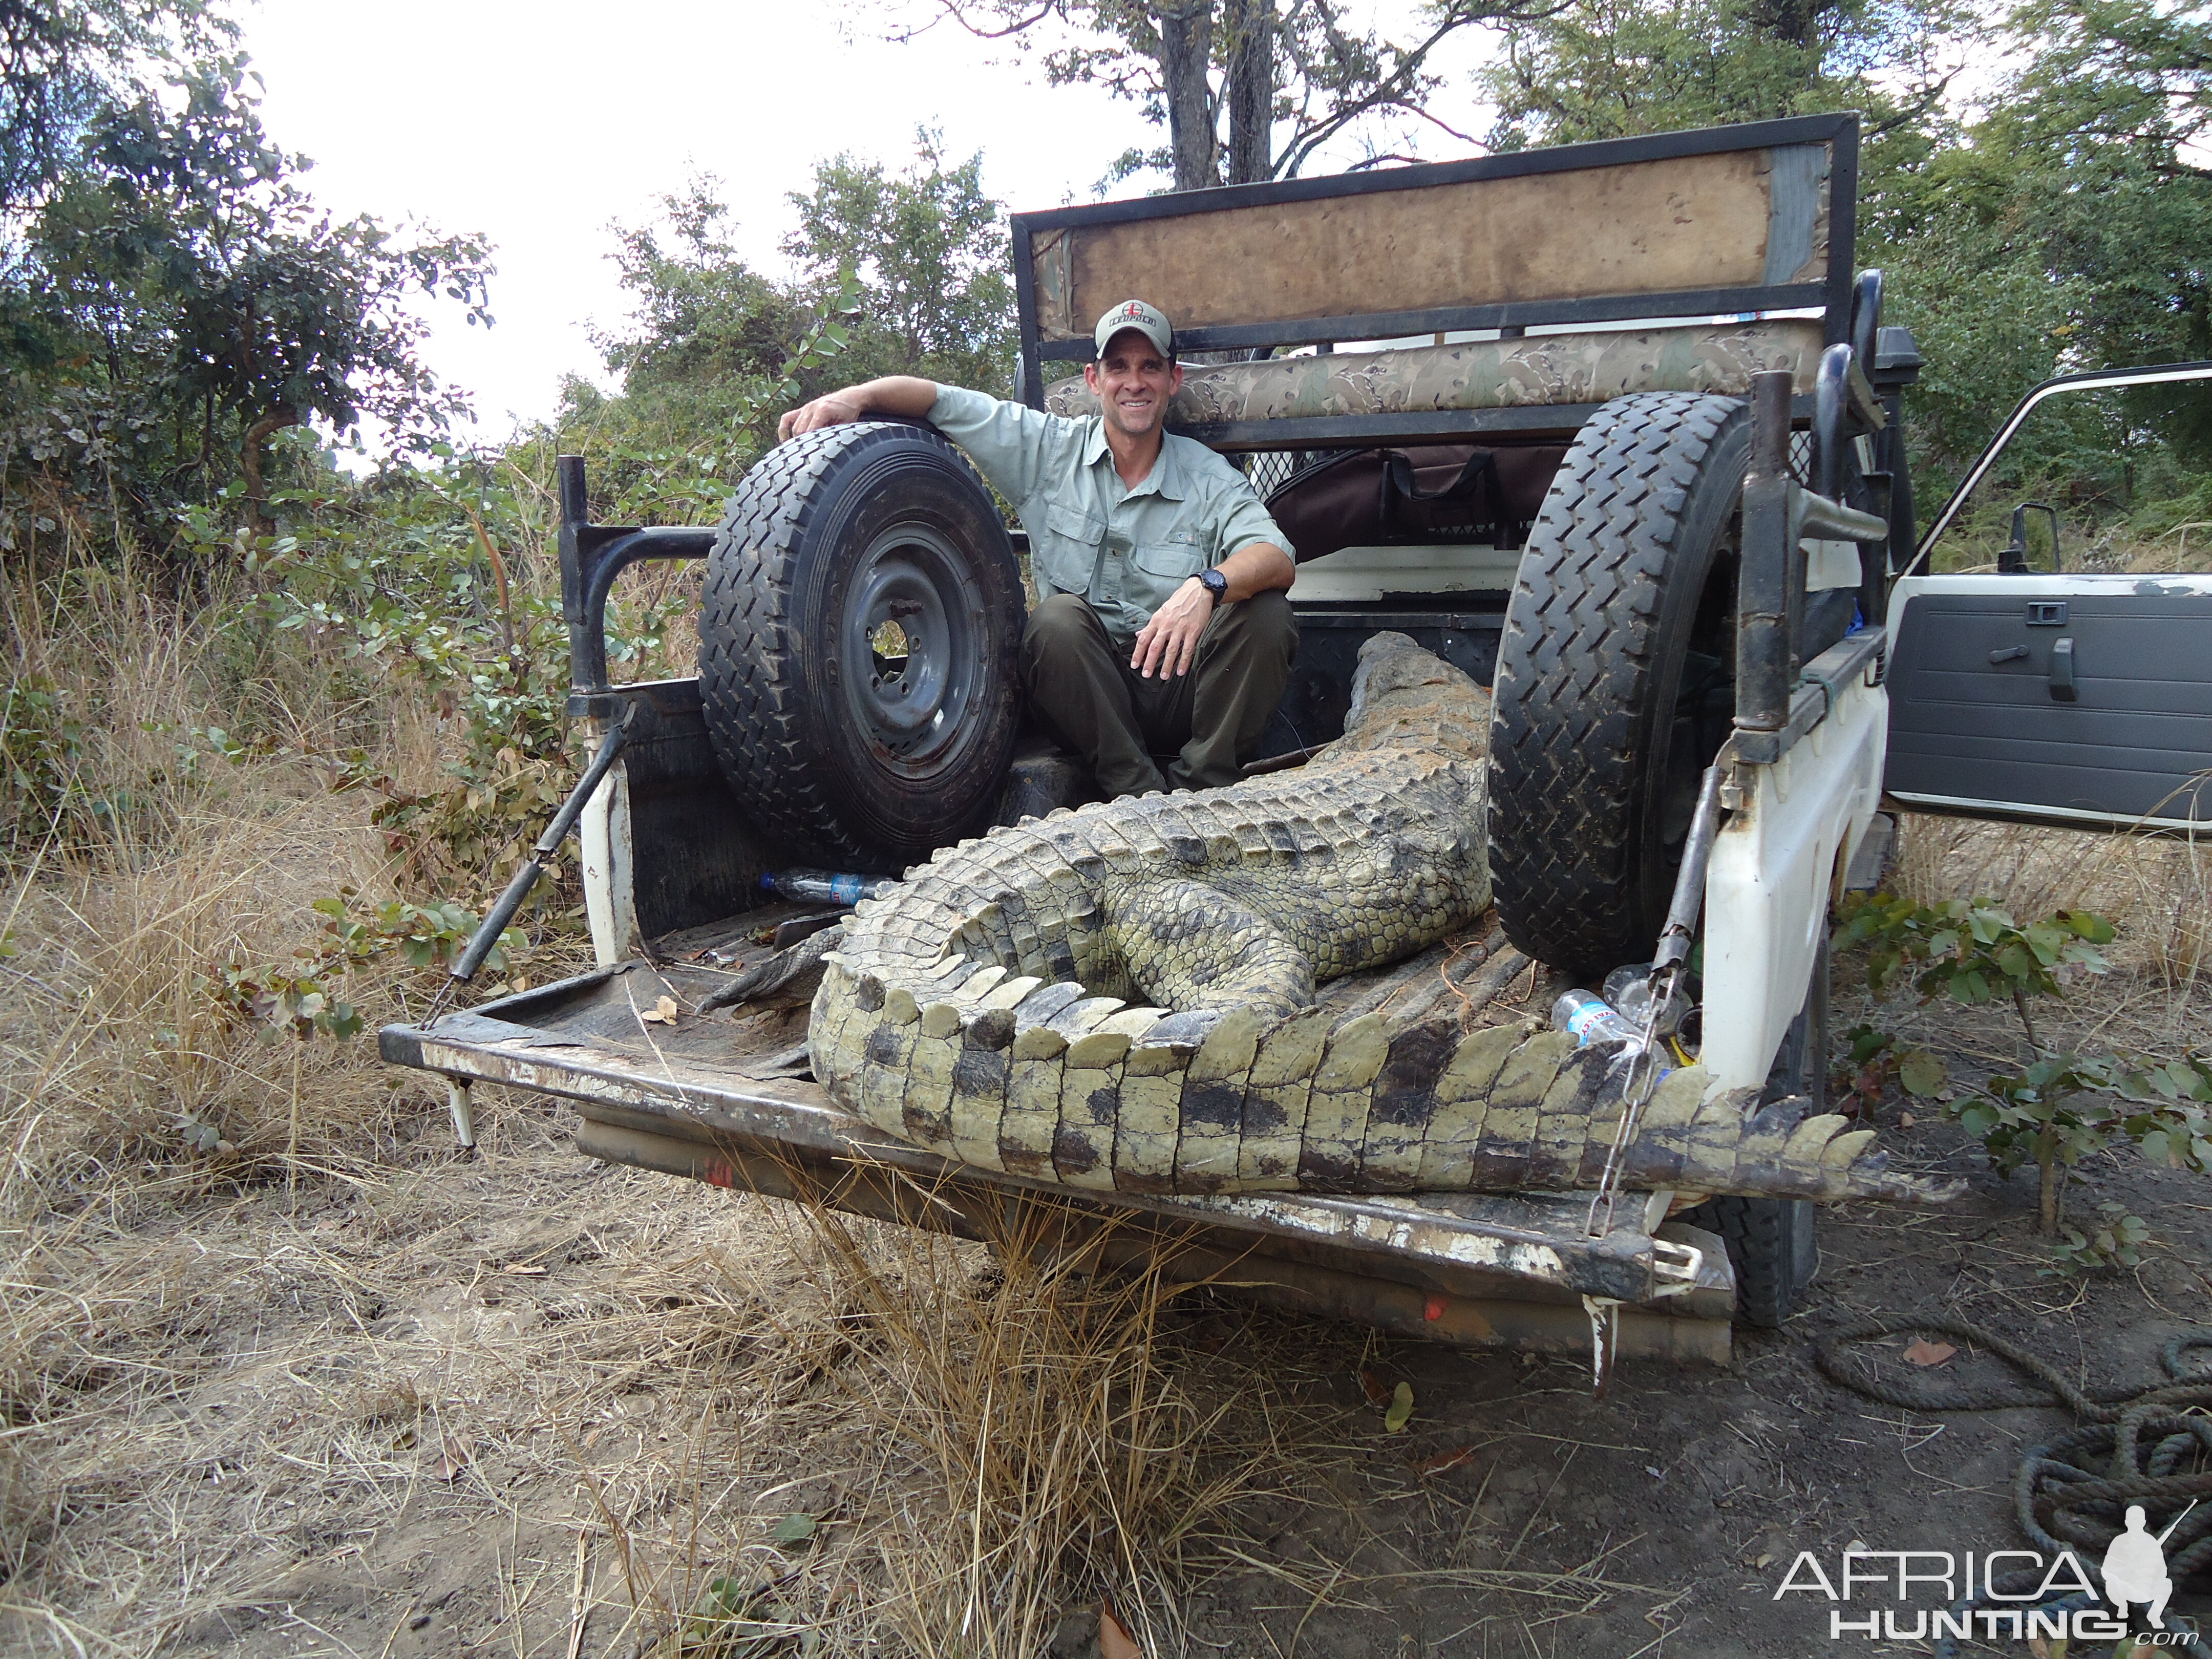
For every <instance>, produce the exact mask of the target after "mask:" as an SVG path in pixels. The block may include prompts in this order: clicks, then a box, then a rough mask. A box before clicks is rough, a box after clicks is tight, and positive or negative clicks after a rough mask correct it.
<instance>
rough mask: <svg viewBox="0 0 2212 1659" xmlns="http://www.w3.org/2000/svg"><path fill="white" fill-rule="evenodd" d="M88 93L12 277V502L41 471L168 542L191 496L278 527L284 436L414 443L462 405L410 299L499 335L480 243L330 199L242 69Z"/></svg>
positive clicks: (4, 374) (219, 64)
mask: <svg viewBox="0 0 2212 1659" xmlns="http://www.w3.org/2000/svg"><path fill="white" fill-rule="evenodd" d="M86 84H87V85H88V86H90V85H91V84H92V83H91V82H87V83H86ZM87 95H88V97H91V98H92V99H93V100H94V101H93V102H92V104H91V105H90V106H89V107H88V109H87V110H85V111H84V112H82V113H81V116H80V118H78V119H77V120H76V125H75V127H74V130H73V131H72V132H71V133H70V136H69V143H68V148H67V153H66V154H65V155H64V156H63V157H62V158H61V160H60V162H59V164H58V167H57V169H56V170H55V171H54V173H53V174H52V178H51V179H50V180H48V181H47V182H46V185H44V186H43V191H42V197H41V199H40V203H39V205H38V206H37V208H36V210H34V211H33V212H31V213H30V214H29V215H28V216H27V218H26V220H25V222H24V226H23V231H22V234H21V240H20V242H19V243H18V244H17V245H16V246H15V248H14V249H13V250H12V252H13V257H12V258H11V259H10V260H9V264H7V266H6V268H5V269H4V270H0V317H4V319H5V327H4V329H0V444H4V446H5V460H6V466H7V471H8V477H9V482H10V483H11V484H13V485H14V486H15V490H11V492H10V493H11V494H13V493H15V491H16V490H20V489H21V488H22V487H24V486H25V485H27V483H29V482H30V481H31V477H32V475H33V474H35V475H38V476H41V477H48V478H54V477H66V478H67V479H69V480H70V482H71V483H72V486H73V487H74V488H75V489H77V490H79V491H80V492H82V493H86V494H88V495H94V496H98V495H102V494H105V493H107V492H109V491H111V490H112V491H113V492H114V493H116V494H117V495H118V497H119V498H120V499H121V500H122V501H124V502H125V505H126V507H127V509H128V511H129V513H130V516H131V518H132V519H133V520H134V521H135V522H136V523H137V527H138V529H139V532H141V534H142V536H143V538H144V539H146V540H147V541H148V542H149V544H151V545H153V546H155V547H161V546H164V545H167V543H168V542H169V540H170V532H171V530H172V529H173V524H174V519H175V513H176V511H177V509H178V507H179V506H180V505H181V504H182V503H184V502H185V501H195V500H204V499H208V498H210V497H211V496H212V495H215V494H216V493H217V492H219V491H220V490H222V489H225V488H227V487H229V486H232V485H235V486H236V488H237V490H238V495H239V501H240V511H241V513H242V516H243V517H244V519H245V520H246V526H247V527H248V528H249V529H250V530H252V532H255V533H262V534H265V533H267V532H269V530H270V520H269V519H268V516H267V512H266V502H267V500H268V484H267V480H266V477H265V476H264V475H265V471H266V467H267V464H268V459H269V453H270V440H271V439H272V438H273V437H274V436H275V435H276V434H278V433H280V432H283V431H284V430H286V429H287V428H296V427H301V426H304V425H307V424H308V423H311V422H321V423H323V425H324V426H325V428H328V429H331V430H332V431H335V432H337V433H339V434H346V433H349V432H352V431H353V430H355V429H356V428H358V427H359V425H360V424H361V423H362V422H363V421H365V420H368V421H374V422H377V423H379V424H380V426H381V427H382V428H383V429H384V431H385V433H386V435H387V436H388V438H389V440H390V441H392V443H393V444H394V445H395V446H396V447H398V448H399V449H401V450H403V451H404V450H409V449H414V450H418V451H419V450H421V449H423V448H426V447H428V445H429V444H430V443H432V442H434V441H435V440H436V439H437V437H438V435H440V434H441V432H442V431H443V430H444V429H445V428H446V427H447V424H448V422H450V421H451V420H452V419H453V417H454V416H456V415H458V414H460V413H462V412H464V411H465V410H466V408H467V404H466V400H465V398H464V397H463V396H462V395H461V394H460V393H459V392H457V391H456V390H454V389H453V388H451V387H448V386H444V385H442V384H441V382H440V381H439V380H437V378H436V377H435V375H434V374H432V373H431V372H430V370H429V369H428V368H427V367H426V366H425V364H424V363H423V362H422V356H421V352H420V345H421V342H422V335H423V332H424V325H423V324H422V321H421V320H420V319H419V318H418V317H417V315H416V313H414V311H412V310H411V309H410V305H409V301H410V298H411V297H413V296H416V295H442V296H444V297H446V298H448V299H451V300H454V301H459V303H460V304H461V305H462V307H464V308H465V314H466V315H467V316H468V318H469V319H470V321H471V322H472V323H487V324H488V323H489V321H490V316H489V311H488V310H487V308H486V306H487V294H486V284H487V283H488V281H489V277H490V275H491V265H490V264H489V249H488V248H487V247H486V246H485V245H484V244H483V241H482V240H481V239H478V238H476V237H471V236H439V235H435V234H430V233H427V232H422V231H419V230H415V231H400V230H394V229H392V228H390V227H388V226H386V225H385V224H384V223H382V222H380V221H378V220H376V219H374V218H373V217H370V216H359V217H356V218H353V219H350V220H339V219H337V218H335V217H334V216H331V214H330V213H328V212H327V211H325V210H322V209H320V208H319V207H318V206H317V205H316V204H315V203H314V201H313V198H312V197H310V196H309V195H308V193H307V190H306V188H305V186H304V183H303V175H304V174H305V173H306V172H307V167H308V165H309V164H308V163H307V161H305V160H304V158H302V157H300V156H298V155H291V154H289V153H288V152H286V151H284V150H283V149H279V148H278V147H277V146H276V144H275V143H272V142H271V141H270V138H269V137H268V135H267V133H266V132H265V131H264V129H263V126H262V124H261V118H260V114H259V109H258V97H257V95H256V87H255V83H254V82H253V81H252V76H251V75H250V74H249V72H248V70H247V68H246V63H245V60H244V59H243V58H239V57H236V56H222V57H215V58H202V59H199V60H197V61H194V62H189V63H182V64H176V63H172V64H169V65H167V73H166V74H165V75H164V76H162V77H161V80H160V81H159V82H154V83H151V84H147V83H139V84H134V85H130V86H115V85H106V86H102V87H100V88H99V89H98V90H97V92H96V93H88V94H87ZM24 142H25V144H26V146H28V145H29V144H30V143H31V142H32V141H31V140H30V139H28V138H27V139H26V140H25V141H24Z"/></svg>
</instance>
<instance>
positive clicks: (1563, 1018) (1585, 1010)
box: [1552, 991, 1644, 1050]
mask: <svg viewBox="0 0 2212 1659" xmlns="http://www.w3.org/2000/svg"><path fill="white" fill-rule="evenodd" d="M1552 1024H1553V1027H1554V1028H1555V1029H1556V1030H1562V1031H1565V1032H1566V1033H1567V1034H1568V1035H1569V1036H1572V1037H1573V1038H1574V1040H1575V1041H1576V1042H1577V1043H1579V1044H1580V1045H1581V1046H1582V1047H1583V1048H1589V1046H1590V1045H1591V1044H1592V1043H1594V1042H1607V1043H1612V1042H1617V1043H1620V1044H1621V1045H1623V1046H1624V1047H1625V1048H1634V1049H1639V1050H1640V1049H1641V1048H1643V1046H1644V1042H1643V1033H1642V1032H1640V1031H1638V1030H1637V1029H1636V1027H1635V1026H1633V1025H1632V1024H1629V1023H1628V1021H1626V1019H1624V1018H1621V1015H1620V1010H1619V1009H1618V1008H1615V1007H1614V1006H1613V1005H1612V1004H1611V1003H1609V1002H1607V1000H1605V999H1604V998H1603V997H1601V996H1600V995H1598V994H1596V993H1595V992H1594V991H1570V992H1568V993H1567V994H1565V996H1563V997H1561V998H1560V999H1559V1000H1558V1001H1557V1002H1555V1003H1553V1005H1552Z"/></svg>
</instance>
